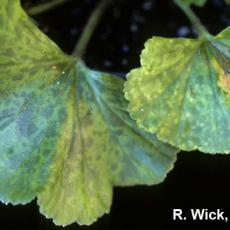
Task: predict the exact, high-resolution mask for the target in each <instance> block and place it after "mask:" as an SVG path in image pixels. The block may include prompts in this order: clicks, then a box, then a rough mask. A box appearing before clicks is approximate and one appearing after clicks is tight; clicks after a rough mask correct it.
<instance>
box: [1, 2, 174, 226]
mask: <svg viewBox="0 0 230 230" xmlns="http://www.w3.org/2000/svg"><path fill="white" fill-rule="evenodd" d="M0 44H1V49H0V200H1V201H2V202H5V203H8V202H10V203H13V204H19V203H27V202H29V201H31V200H32V199H33V198H35V197H38V204H39V205H40V211H41V212H42V213H43V214H45V215H46V216H47V217H48V218H53V220H54V222H55V223H56V224H58V225H67V224H70V223H72V222H75V221H77V222H78V223H80V224H90V223H92V222H93V221H95V220H96V219H97V218H98V217H100V216H101V215H103V214H104V213H108V212H109V209H110V205H111V200H112V187H113V186H116V185H119V186H128V185H136V184H147V185H152V184H156V183H159V182H161V181H162V180H163V179H164V178H165V176H166V174H167V172H168V171H169V170H171V169H172V167H173V163H174V162H175V160H176V153H177V151H178V150H177V149H175V148H173V147H171V146H169V145H168V144H163V143H162V142H160V141H158V139H157V138H156V136H155V135H152V134H149V133H147V132H146V131H144V130H143V129H139V128H138V127H137V125H136V122H135V121H133V120H132V119H131V118H130V117H129V114H128V112H127V102H126V100H125V99H124V96H123V94H122V90H123V85H124V81H123V80H122V79H120V78H118V77H116V76H112V75H110V74H106V73H102V72H98V71H93V70H90V69H88V68H87V67H86V66H85V65H84V64H83V63H82V62H81V61H80V60H74V59H73V58H72V57H69V56H66V55H65V54H64V53H63V52H62V51H61V50H60V49H59V48H58V47H57V46H56V45H55V44H54V43H53V42H52V41H51V40H49V39H48V38H47V37H46V36H45V35H44V34H43V33H42V32H40V31H39V30H38V29H37V28H36V26H34V25H33V24H32V23H31V22H30V20H29V19H28V17H27V16H26V14H25V13H24V11H23V10H22V9H21V7H20V4H19V1H17V0H2V1H1V5H0Z"/></svg>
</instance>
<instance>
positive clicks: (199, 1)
mask: <svg viewBox="0 0 230 230" xmlns="http://www.w3.org/2000/svg"><path fill="white" fill-rule="evenodd" d="M176 1H177V0H176ZM179 1H180V2H182V3H183V4H186V5H191V4H194V5H197V6H200V7H202V6H204V5H205V4H206V2H207V0H179ZM227 1H228V0H227Z"/></svg>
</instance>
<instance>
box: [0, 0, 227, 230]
mask: <svg viewBox="0 0 230 230" xmlns="http://www.w3.org/2000/svg"><path fill="white" fill-rule="evenodd" d="M39 2H42V1H38V0H33V1H32V0H24V1H22V3H23V6H24V8H29V7H30V6H31V5H33V4H36V3H39ZM96 3H97V1H96V0H78V1H76V0H72V1H70V2H69V3H68V4H65V5H63V6H61V7H58V8H57V9H55V10H52V11H50V12H48V13H45V14H42V15H39V16H36V17H33V18H34V19H35V21H36V22H37V23H38V26H39V27H40V28H41V29H42V30H43V31H44V32H45V33H47V34H48V36H49V37H51V38H52V39H53V40H54V41H55V42H56V43H57V44H58V45H59V46H60V47H61V48H62V49H63V50H64V51H65V52H66V53H68V54H70V53H71V51H72V50H73V47H74V46H75V43H76V41H77V40H78V38H79V35H80V34H81V31H82V29H83V28H84V25H85V23H86V21H87V18H88V17H89V15H90V13H91V12H92V10H93V8H94V6H95V4H96ZM194 10H195V12H196V13H197V14H198V15H199V17H200V18H201V20H202V22H203V23H204V25H205V26H206V27H207V28H208V30H209V31H210V32H211V33H213V34H216V33H218V32H220V31H221V30H222V29H224V28H225V27H226V26H228V25H229V24H230V7H227V6H226V5H225V4H224V3H223V1H221V0H209V1H208V4H206V6H205V7H203V8H194ZM153 35H158V36H164V37H178V36H180V37H181V36H183V37H195V36H196V33H195V31H194V30H193V29H192V28H191V26H190V24H189V22H188V20H187V19H186V17H185V16H184V15H183V13H182V12H181V11H180V10H179V9H178V8H177V7H176V6H175V5H174V4H173V1H166V0H155V1H154V0H114V4H113V5H112V6H111V7H110V9H108V11H107V12H106V14H105V15H104V17H103V19H102V20H101V22H100V25H99V27H98V29H97V31H96V32H95V34H94V36H93V38H92V40H91V43H90V44H89V46H88V49H87V52H86V55H85V57H84V60H85V62H86V63H87V65H88V66H89V67H91V68H95V69H100V70H106V71H112V72H117V73H119V74H121V76H124V75H125V73H127V72H128V71H129V70H130V69H132V68H134V67H137V66H139V54H140V51H141V50H142V49H143V45H144V42H145V41H146V40H147V39H148V38H149V37H151V36H153ZM217 135H218V133H217ZM229 179H230V156H228V155H208V154H204V153H200V152H181V153H180V154H179V155H178V161H177V162H176V164H175V168H174V169H173V171H172V172H170V173H169V175H168V177H167V178H166V180H165V181H164V182H163V183H161V184H160V185H155V186H151V187H148V186H136V187H129V188H117V187H116V188H115V189H114V199H113V205H112V208H111V212H110V214H109V215H105V216H103V217H102V218H100V219H99V220H98V221H97V222H96V223H94V224H93V225H91V226H78V225H77V224H72V225H70V226H68V227H66V228H65V229H67V230H70V229H83V230H84V229H88V230H94V229H99V230H103V229H108V230H109V229H116V230H117V229H119V230H121V229H134V228H135V229H159V228H161V229H169V228H173V227H182V228H187V227H191V226H193V227H195V226H199V227H201V226H202V227H209V226H214V227H216V228H219V229H224V228H226V229H229V226H230V222H229V223H227V224H225V223H220V222H217V221H213V222H211V221H203V222H199V221H197V222H192V221H191V220H189V219H188V221H186V222H180V221H176V222H175V221H173V220H172V209H173V208H182V209H184V211H185V212H186V211H189V209H190V208H209V209H210V210H215V209H217V208H220V209H222V210H224V211H225V212H226V214H227V215H228V216H229V219H230V186H229V183H230V180H229ZM17 228H19V229H26V230H27V229H34V230H46V229H49V230H53V229H62V227H57V226H55V225H54V224H53V223H52V221H51V220H47V219H46V218H45V217H44V216H42V215H41V214H39V210H38V207H37V205H36V201H34V202H32V203H31V204H28V205H25V206H16V207H14V206H11V205H9V206H5V205H0V229H4V230H8V229H17Z"/></svg>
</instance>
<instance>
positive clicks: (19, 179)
mask: <svg viewBox="0 0 230 230" xmlns="http://www.w3.org/2000/svg"><path fill="white" fill-rule="evenodd" d="M0 44H1V49H0V143H1V144H0V152H1V154H0V199H1V200H3V201H4V202H11V203H14V204H17V203H26V202H28V201H30V200H31V199H33V198H34V197H35V195H36V193H37V191H39V190H41V188H42V187H43V184H44V182H45V181H46V178H47V176H48V171H49V170H48V166H49V164H50V163H51V160H52V156H53V154H54V151H55V149H54V146H55V144H56V142H57V139H58V138H57V136H58V133H59V132H60V131H59V129H60V125H61V119H60V116H61V114H62V110H63V109H64V105H65V100H66V97H67V93H68V91H67V90H66V91H65V92H64V94H60V93H62V92H56V90H57V88H59V86H58V85H57V82H58V81H63V79H64V75H63V74H62V73H61V72H60V71H62V70H63V69H64V68H65V66H67V65H68V63H69V62H70V61H69V58H67V57H66V56H65V55H64V54H63V53H62V52H61V51H60V50H59V49H58V47H57V46H56V45H55V44H54V43H53V42H51V41H50V40H49V39H48V38H47V37H46V36H45V35H44V34H43V33H41V32H40V31H39V30H38V29H37V28H36V27H35V26H34V25H33V24H32V23H31V22H30V20H29V19H28V18H27V16H26V15H25V13H24V12H23V11H22V9H21V8H20V5H19V1H15V0H14V1H9V0H2V1H1V4H0ZM68 81H69V80H68ZM67 86H68V85H67V84H66V86H65V87H67ZM68 88H69V86H68Z"/></svg>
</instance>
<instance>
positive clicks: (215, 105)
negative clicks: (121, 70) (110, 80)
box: [125, 27, 230, 153]
mask: <svg viewBox="0 0 230 230" xmlns="http://www.w3.org/2000/svg"><path fill="white" fill-rule="evenodd" d="M229 35H230V27H228V28H227V29H226V30H224V31H223V32H222V33H220V34H219V35H218V36H216V37H215V38H212V39H211V41H203V40H199V39H183V38H177V39H170V38H160V37H154V38H152V39H150V40H148V41H147V42H146V45H145V49H144V51H143V52H142V55H141V64H142V67H140V68H138V69H135V70H132V71H131V72H130V73H129V75H128V82H127V83H126V87H125V96H126V98H127V99H128V100H129V101H130V104H129V111H130V113H131V116H132V117H133V118H134V119H136V120H137V123H138V125H139V126H140V127H144V128H145V129H146V130H148V131H149V132H151V133H156V134H157V136H158V137H159V139H160V140H162V141H165V142H169V143H170V144H172V145H173V146H176V147H179V148H180V149H182V150H188V151H190V150H194V149H199V150H200V151H203V152H208V153H217V152H218V153H228V152H229V151H230V115H229V114H230V101H229V100H230V97H229V91H230V90H229V89H230V86H229V85H228V84H229V71H230V64H229V59H230V39H229V38H230V36H229Z"/></svg>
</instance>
